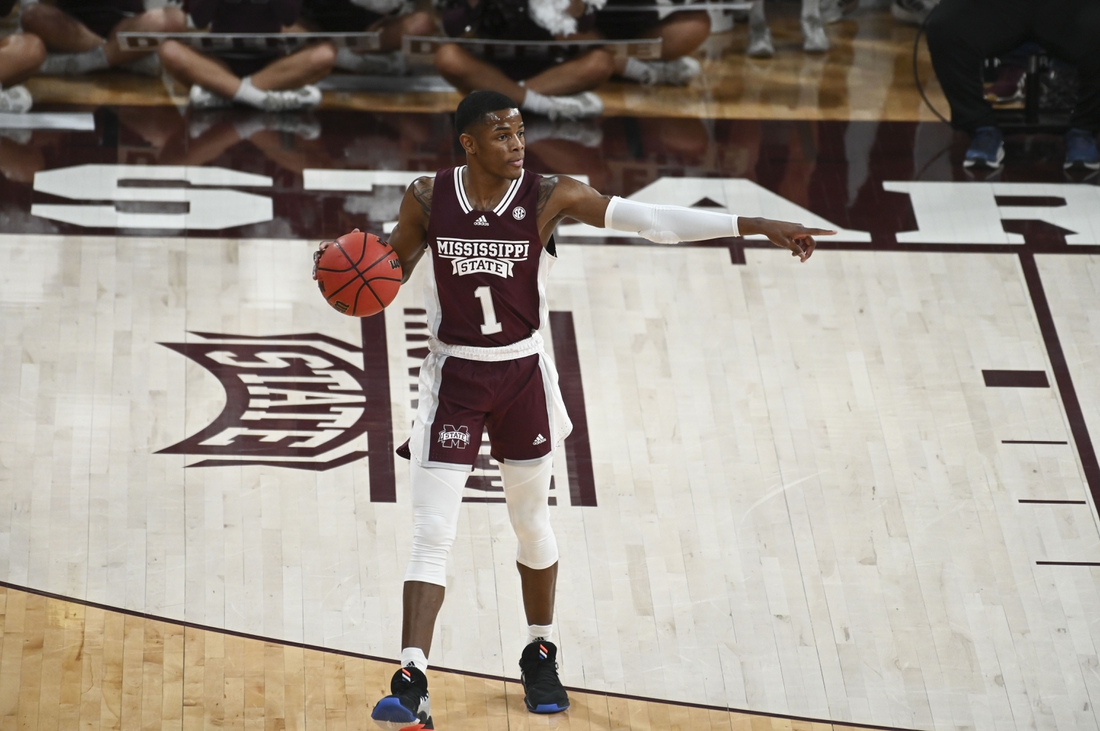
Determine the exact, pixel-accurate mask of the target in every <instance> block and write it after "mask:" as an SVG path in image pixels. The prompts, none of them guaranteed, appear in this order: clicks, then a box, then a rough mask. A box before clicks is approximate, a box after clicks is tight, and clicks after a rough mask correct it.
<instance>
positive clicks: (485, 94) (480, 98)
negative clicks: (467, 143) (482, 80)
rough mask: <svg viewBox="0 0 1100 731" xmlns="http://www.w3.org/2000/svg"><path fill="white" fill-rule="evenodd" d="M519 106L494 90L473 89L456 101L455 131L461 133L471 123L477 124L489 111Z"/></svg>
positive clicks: (508, 97) (510, 98)
mask: <svg viewBox="0 0 1100 731" xmlns="http://www.w3.org/2000/svg"><path fill="white" fill-rule="evenodd" d="M518 107H519V105H518V104H516V103H515V102H514V101H512V97H510V96H507V95H505V94H501V93H500V92H496V91H474V92H470V93H469V94H467V95H466V98H465V99H463V100H462V101H460V102H459V103H458V109H456V110H455V131H456V132H458V134H463V133H464V132H465V131H466V130H467V129H468V128H469V127H470V125H472V124H477V123H478V122H480V121H481V120H483V119H484V118H485V115H486V114H489V113H490V112H499V111H500V110H501V109H517V108H518Z"/></svg>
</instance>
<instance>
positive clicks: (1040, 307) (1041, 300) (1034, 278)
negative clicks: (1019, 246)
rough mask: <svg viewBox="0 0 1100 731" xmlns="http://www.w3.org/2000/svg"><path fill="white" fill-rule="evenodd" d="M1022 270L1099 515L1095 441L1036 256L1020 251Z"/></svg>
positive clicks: (1099, 479)
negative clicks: (1083, 409) (1071, 371)
mask: <svg viewBox="0 0 1100 731" xmlns="http://www.w3.org/2000/svg"><path fill="white" fill-rule="evenodd" d="M1020 267H1021V268H1022V269H1023V272H1024V281H1025V282H1026V283H1027V290H1028V294H1030V295H1031V304H1032V306H1033V307H1034V308H1035V318H1036V320H1038V322H1039V332H1040V333H1042V335H1043V343H1044V344H1045V345H1046V349H1047V358H1048V359H1049V360H1050V366H1051V369H1052V370H1053V371H1054V381H1055V383H1057V384H1058V393H1059V394H1060V395H1061V398H1062V408H1064V409H1065V410H1066V418H1067V419H1069V430H1070V434H1072V435H1073V441H1074V444H1076V445H1077V454H1078V455H1080V457H1081V468H1082V469H1083V470H1084V472H1085V482H1086V483H1088V486H1089V492H1091V493H1092V505H1093V508H1094V509H1095V510H1097V512H1098V514H1100V463H1097V461H1096V450H1095V449H1093V446H1092V440H1091V439H1090V438H1089V428H1088V425H1087V424H1086V423H1085V414H1084V412H1083V411H1082V410H1081V402H1080V401H1078V400H1077V390H1076V389H1075V388H1074V387H1073V378H1072V377H1071V376H1070V372H1069V365H1068V364H1067V363H1066V356H1065V353H1064V352H1063V351H1062V343H1061V342H1060V341H1059V339H1058V329H1057V328H1056V327H1055V326H1054V316H1053V315H1052V314H1051V312H1050V304H1049V303H1048V302H1047V295H1046V291H1045V290H1044V289H1043V280H1042V278H1041V277H1040V276H1039V267H1038V265H1037V264H1036V263H1035V255H1034V254H1031V253H1027V252H1020Z"/></svg>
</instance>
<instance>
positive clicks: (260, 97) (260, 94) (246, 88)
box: [233, 76, 267, 109]
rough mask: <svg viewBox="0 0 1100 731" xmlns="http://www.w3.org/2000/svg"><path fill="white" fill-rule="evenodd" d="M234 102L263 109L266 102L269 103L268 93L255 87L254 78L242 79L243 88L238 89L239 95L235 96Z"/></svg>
mask: <svg viewBox="0 0 1100 731" xmlns="http://www.w3.org/2000/svg"><path fill="white" fill-rule="evenodd" d="M233 101H235V102H240V103H241V104H247V105H248V106H250V107H256V108H257V109H263V108H264V102H265V101H267V92H266V91H263V90H261V89H257V88H256V87H255V86H253V85H252V77H251V76H246V77H244V78H243V79H241V86H240V88H239V89H237V93H236V94H234V95H233Z"/></svg>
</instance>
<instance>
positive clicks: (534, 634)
mask: <svg viewBox="0 0 1100 731" xmlns="http://www.w3.org/2000/svg"><path fill="white" fill-rule="evenodd" d="M553 633H554V623H553V622H551V623H550V624H529V625H527V644H531V643H532V642H534V641H535V640H549V639H550V635H551V634H553Z"/></svg>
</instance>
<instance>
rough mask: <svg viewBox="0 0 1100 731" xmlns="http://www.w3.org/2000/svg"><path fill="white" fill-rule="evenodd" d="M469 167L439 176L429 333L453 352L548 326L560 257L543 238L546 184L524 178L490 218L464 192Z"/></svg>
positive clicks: (431, 239) (432, 222) (431, 225)
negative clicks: (551, 285) (550, 288)
mask: <svg viewBox="0 0 1100 731" xmlns="http://www.w3.org/2000/svg"><path fill="white" fill-rule="evenodd" d="M465 169H466V166H465V165H463V166H460V167H455V168H448V169H446V170H440V171H439V172H438V173H436V176H435V189H434V191H433V193H432V213H431V218H430V219H429V221H428V247H429V249H430V250H431V254H432V266H431V278H432V281H431V282H430V283H429V287H430V290H429V294H428V298H427V299H428V302H427V306H428V327H429V329H430V330H431V333H432V335H434V336H435V337H437V338H439V340H441V341H442V342H444V343H449V344H451V345H472V346H475V347H481V348H492V347H498V346H501V345H510V344H512V343H514V342H517V341H519V340H523V339H524V338H526V337H528V336H529V335H531V333H532V332H534V331H535V330H538V329H539V327H540V326H541V325H542V324H543V323H544V322H546V318H547V316H548V306H547V303H546V277H547V274H548V273H549V271H550V266H551V264H552V262H553V260H554V257H553V256H552V255H551V254H550V253H549V252H547V251H546V249H545V247H543V245H542V240H541V238H540V237H539V229H538V221H537V219H538V215H537V214H538V211H537V205H538V189H539V181H540V180H541V179H542V176H540V175H537V174H534V173H530V172H527V171H526V170H524V171H522V173H521V174H520V177H519V178H518V179H516V180H513V181H512V184H511V185H510V186H509V187H508V190H507V192H506V193H505V194H504V197H503V198H502V199H501V201H500V203H499V204H497V206H496V208H494V209H493V210H491V211H479V210H477V209H475V208H474V207H473V206H472V205H471V204H470V201H469V198H468V197H467V196H466V191H465V189H464V188H463V185H462V173H463V171H464V170H465Z"/></svg>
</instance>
